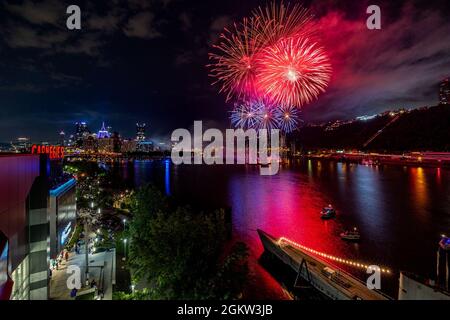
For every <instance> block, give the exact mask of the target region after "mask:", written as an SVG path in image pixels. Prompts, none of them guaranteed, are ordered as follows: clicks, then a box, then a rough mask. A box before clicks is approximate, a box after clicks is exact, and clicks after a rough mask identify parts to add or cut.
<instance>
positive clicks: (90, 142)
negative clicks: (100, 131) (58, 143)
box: [81, 135, 98, 153]
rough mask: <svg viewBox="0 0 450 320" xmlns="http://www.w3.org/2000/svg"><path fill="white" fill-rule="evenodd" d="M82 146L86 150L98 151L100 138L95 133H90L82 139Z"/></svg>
mask: <svg viewBox="0 0 450 320" xmlns="http://www.w3.org/2000/svg"><path fill="white" fill-rule="evenodd" d="M81 143H82V147H83V150H84V151H85V152H91V153H94V152H97V151H98V140H97V139H96V137H95V135H88V136H87V137H85V138H84V139H83V140H82V141H81Z"/></svg>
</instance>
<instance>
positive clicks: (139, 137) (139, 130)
mask: <svg viewBox="0 0 450 320" xmlns="http://www.w3.org/2000/svg"><path fill="white" fill-rule="evenodd" d="M145 127H146V124H145V123H136V141H138V142H139V141H145Z"/></svg>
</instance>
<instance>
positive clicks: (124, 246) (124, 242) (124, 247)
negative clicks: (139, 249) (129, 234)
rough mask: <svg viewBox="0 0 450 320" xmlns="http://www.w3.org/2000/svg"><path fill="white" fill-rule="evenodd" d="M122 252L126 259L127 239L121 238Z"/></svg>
mask: <svg viewBox="0 0 450 320" xmlns="http://www.w3.org/2000/svg"><path fill="white" fill-rule="evenodd" d="M123 252H124V254H123V255H124V258H125V260H127V239H123Z"/></svg>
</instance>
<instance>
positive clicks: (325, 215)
mask: <svg viewBox="0 0 450 320" xmlns="http://www.w3.org/2000/svg"><path fill="white" fill-rule="evenodd" d="M335 216H336V210H334V208H333V206H332V205H331V204H330V205H328V207H325V208H323V209H322V211H320V217H321V218H322V219H332V218H334V217H335Z"/></svg>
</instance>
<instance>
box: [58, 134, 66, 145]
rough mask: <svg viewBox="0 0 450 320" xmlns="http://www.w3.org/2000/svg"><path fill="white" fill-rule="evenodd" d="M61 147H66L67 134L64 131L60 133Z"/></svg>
mask: <svg viewBox="0 0 450 320" xmlns="http://www.w3.org/2000/svg"><path fill="white" fill-rule="evenodd" d="M59 145H60V146H63V147H65V146H66V133H65V132H64V131H63V130H61V132H60V133H59Z"/></svg>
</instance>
